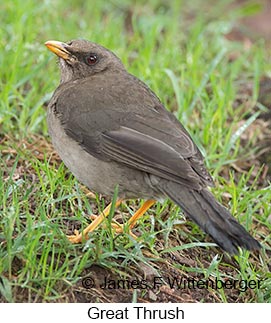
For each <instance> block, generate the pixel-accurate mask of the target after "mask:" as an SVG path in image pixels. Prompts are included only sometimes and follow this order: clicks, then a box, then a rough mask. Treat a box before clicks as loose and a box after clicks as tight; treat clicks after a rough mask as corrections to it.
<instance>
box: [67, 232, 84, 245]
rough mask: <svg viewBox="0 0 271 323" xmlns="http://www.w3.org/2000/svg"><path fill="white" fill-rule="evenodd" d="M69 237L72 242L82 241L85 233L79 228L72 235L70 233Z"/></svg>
mask: <svg viewBox="0 0 271 323" xmlns="http://www.w3.org/2000/svg"><path fill="white" fill-rule="evenodd" d="M67 238H68V239H69V241H70V242H71V243H80V242H82V239H83V235H82V233H80V232H79V231H78V230H74V234H73V235H70V236H69V235H68V236H67Z"/></svg>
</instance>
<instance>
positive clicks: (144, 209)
mask: <svg viewBox="0 0 271 323" xmlns="http://www.w3.org/2000/svg"><path fill="white" fill-rule="evenodd" d="M155 203H156V201H155V200H147V201H146V202H144V204H143V205H142V206H141V208H140V209H138V210H137V211H136V213H135V214H134V215H133V216H132V217H131V219H129V221H128V226H129V228H130V229H132V228H133V227H134V226H135V224H136V221H137V220H138V219H139V218H140V217H141V216H142V215H144V214H145V213H146V212H147V211H148V209H149V208H150V207H152V206H153V204H155Z"/></svg>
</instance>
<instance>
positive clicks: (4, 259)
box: [0, 0, 271, 302]
mask: <svg viewBox="0 0 271 323" xmlns="http://www.w3.org/2000/svg"><path fill="white" fill-rule="evenodd" d="M191 2H192V3H191ZM230 2H231V1H215V2H214V3H215V5H212V1H210V2H208V4H205V6H206V7H207V8H208V10H204V8H203V9H201V10H199V9H198V8H199V6H200V7H201V6H202V5H203V4H202V3H203V2H200V1H190V2H189V4H188V2H185V1H171V2H168V1H162V0H160V1H159V0H152V1H148V2H147V4H146V2H145V1H137V3H136V4H135V3H134V1H117V0H115V1H110V2H107V1H96V2H95V5H94V4H93V2H91V1H76V2H74V1H54V2H49V1H46V2H43V3H42V4H40V3H39V4H35V2H33V1H30V0H26V1H24V2H21V1H2V2H1V4H0V18H1V20H0V21H1V28H0V46H1V51H0V64H1V83H0V133H1V134H2V135H1V138H4V135H3V134H5V135H7V136H8V137H5V140H2V141H1V143H0V151H1V152H0V158H1V160H0V163H1V164H0V165H1V168H0V178H1V179H2V180H0V259H1V260H0V294H1V296H0V300H1V301H2V302H19V301H22V302H35V301H55V302H63V301H71V302H72V301H89V299H91V301H112V300H113V301H123V300H124V301H141V300H142V299H146V300H150V301H159V300H160V301H161V300H162V301H164V299H165V298H159V297H160V296H159V295H162V294H163V291H160V293H159V291H154V292H155V293H156V296H155V297H154V296H153V295H152V296H150V294H149V292H148V291H146V290H139V291H134V292H131V291H129V292H128V291H124V292H123V293H121V291H119V293H117V294H116V295H117V298H113V296H114V293H116V291H112V293H111V294H110V293H109V294H107V295H103V297H102V296H101V294H100V292H98V291H97V290H96V289H92V290H87V289H82V279H83V278H84V277H86V276H91V277H92V276H93V277H99V272H101V273H102V274H103V275H110V277H113V278H115V279H117V278H118V279H120V278H127V279H130V280H132V279H143V278H146V279H149V280H151V279H152V275H158V276H160V275H161V276H163V279H164V281H166V277H173V276H178V277H196V278H198V279H208V278H211V279H214V277H218V278H220V279H235V280H241V279H260V280H262V281H263V285H262V288H261V289H256V290H253V291H248V292H239V291H233V292H229V291H228V290H225V289H220V290H212V289H209V290H208V291H200V290H196V291H193V292H191V300H193V301H201V302H208V301H210V302H232V301H234V302H270V301H271V289H270V286H271V275H270V272H269V270H270V260H269V258H270V223H269V222H268V221H267V218H268V216H270V214H271V206H270V205H271V203H270V201H271V189H270V188H271V187H270V183H268V181H267V180H266V181H263V180H261V176H262V174H263V169H262V168H261V165H260V164H259V161H258V159H257V158H256V153H255V149H256V145H257V144H258V143H259V140H260V139H259V138H260V137H259V133H260V131H261V129H259V128H257V127H255V129H256V130H255V133H253V135H252V136H251V137H248V136H245V134H246V133H247V132H248V131H249V130H250V129H251V127H252V126H254V125H255V124H256V125H257V120H258V112H256V110H255V109H254V106H255V104H256V102H257V97H258V91H259V80H260V78H261V76H262V75H270V73H271V65H270V59H269V58H270V50H269V49H268V47H267V46H266V43H265V42H264V41H263V40H262V39H259V40H258V41H255V42H254V43H253V44H252V45H251V47H250V48H249V49H247V50H244V47H243V44H242V43H238V42H230V41H228V40H227V39H226V38H225V34H226V33H227V32H229V31H230V30H231V28H232V26H233V25H234V24H235V23H236V21H237V19H238V18H239V17H243V16H245V15H253V14H255V13H256V12H257V10H259V5H258V4H257V1H255V3H256V4H255V3H253V2H247V4H246V5H244V6H243V7H237V8H235V9H234V8H232V9H231V10H228V9H226V8H227V6H228V5H229V3H230ZM169 3H170V5H169ZM199 3H200V4H199ZM203 12H208V14H203ZM191 16H193V19H191ZM76 38H85V39H89V40H92V41H95V42H97V43H101V44H102V45H104V46H105V47H108V48H110V49H111V50H113V51H114V52H115V53H116V54H117V55H118V56H119V57H120V58H121V59H122V60H123V62H124V64H125V65H126V66H127V68H128V70H129V71H130V72H131V73H132V74H134V75H136V76H137V77H139V78H140V79H142V80H143V81H144V82H146V83H147V84H148V85H149V86H150V87H151V88H152V89H153V90H154V91H155V92H156V93H157V95H158V96H159V97H160V98H161V100H162V102H163V103H164V104H165V105H166V107H167V108H168V109H169V110H170V111H172V112H173V113H175V115H176V116H177V117H178V118H179V120H180V121H182V123H183V124H184V125H185V126H186V128H187V129H188V130H189V132H190V133H191V135H192V137H193V138H194V140H195V142H196V143H197V145H198V146H199V147H200V149H201V150H202V152H203V154H204V155H205V157H206V165H207V167H208V168H209V169H210V172H211V173H212V175H213V176H214V178H215V182H216V188H215V189H214V190H213V192H214V194H215V195H216V197H217V199H218V200H220V201H221V202H223V204H225V205H227V206H228V207H229V208H230V209H231V211H232V213H233V214H234V216H235V217H236V218H237V219H238V220H239V221H240V222H241V223H242V224H243V225H244V226H245V227H246V229H247V230H249V231H250V232H251V233H252V234H253V236H255V237H256V238H257V239H259V240H260V241H261V242H262V244H263V246H264V247H265V249H264V250H263V252H262V253H261V255H260V256H253V255H249V253H248V252H243V253H241V255H240V256H236V257H234V258H232V259H230V258H228V257H227V256H225V255H223V254H222V253H221V251H220V250H219V249H216V248H215V247H214V244H213V243H212V242H211V241H210V240H208V239H206V236H205V235H204V234H203V233H202V232H201V230H199V229H198V227H197V226H196V225H194V224H193V223H191V222H189V221H188V222H185V221H184V219H183V217H182V216H181V215H180V210H179V209H178V208H177V207H176V206H175V205H174V204H173V203H172V202H170V201H168V202H165V203H164V204H160V203H157V204H156V205H155V206H154V207H152V208H151V210H150V211H149V212H148V214H147V215H146V216H144V217H143V218H142V219H141V220H140V221H139V224H138V225H137V227H136V230H135V231H137V233H138V235H139V238H138V239H137V240H134V239H133V238H132V237H130V236H129V235H128V234H127V233H124V234H122V235H119V236H116V235H115V234H114V232H112V230H111V228H110V225H109V221H105V224H104V225H102V226H101V227H100V228H99V229H98V230H97V232H94V233H93V235H91V237H90V239H89V240H88V241H86V242H85V243H83V244H81V245H72V244H70V243H69V242H68V241H67V238H66V235H65V234H71V233H72V231H73V229H75V228H77V229H81V228H82V226H86V225H87V223H89V220H88V215H89V214H91V213H95V214H97V213H98V212H99V210H101V209H102V208H103V206H104V205H106V203H107V202H108V201H105V200H103V199H99V198H98V196H97V197H96V198H94V199H93V198H89V197H88V196H86V191H85V189H84V188H83V187H82V186H81V185H80V184H79V183H78V182H77V180H76V179H75V178H74V177H73V176H72V175H71V174H70V172H69V171H68V170H67V169H66V168H65V167H64V165H63V164H60V163H59V162H58V161H57V160H56V159H55V157H54V155H52V150H51V148H50V146H48V145H46V144H45V143H46V142H48V141H50V139H49V137H48V133H47V125H46V105H47V103H48V101H49V99H50V97H51V95H52V92H53V91H54V89H55V88H56V86H57V85H58V83H59V71H58V67H57V64H56V63H55V62H56V59H55V57H53V55H52V54H51V53H50V52H48V50H47V49H46V48H45V46H44V45H43V44H44V42H45V41H47V40H50V39H54V40H60V41H67V40H70V39H76ZM232 53H237V55H236V58H235V59H234V60H230V56H231V54H232ZM248 83H250V84H252V92H251V95H250V97H249V102H243V103H242V102H241V103H240V104H238V105H236V104H235V102H236V99H237V97H238V93H239V91H240V90H242V87H243V86H244V84H248ZM249 114H250V115H249ZM259 127H260V124H259ZM244 136H245V139H244ZM1 138H0V139H1ZM31 143H32V146H31ZM236 166H238V168H237V167H236ZM239 169H241V170H242V171H238V170H239ZM139 203H140V201H129V202H128V203H127V204H123V205H122V206H121V207H120V208H119V209H118V210H119V211H116V213H118V214H119V216H120V217H123V218H124V220H125V219H126V220H127V217H128V216H130V215H132V214H133V212H134V210H135V209H136V208H137V206H138V205H139ZM97 266H98V267H97ZM97 268H98V269H97ZM102 274H101V275H102ZM97 279H98V278H97ZM176 293H177V296H179V297H181V296H182V294H181V293H178V292H176ZM79 294H80V295H82V296H80V297H81V298H80V297H79V296H78V295H79ZM108 295H109V296H108ZM163 295H164V294H163ZM165 295H166V294H165ZM87 297H88V298H87ZM172 297H173V298H172ZM167 300H168V301H174V300H175V301H176V300H177V301H180V298H174V296H172V295H171V296H168V299H167ZM183 301H190V300H189V299H185V298H184V299H183Z"/></svg>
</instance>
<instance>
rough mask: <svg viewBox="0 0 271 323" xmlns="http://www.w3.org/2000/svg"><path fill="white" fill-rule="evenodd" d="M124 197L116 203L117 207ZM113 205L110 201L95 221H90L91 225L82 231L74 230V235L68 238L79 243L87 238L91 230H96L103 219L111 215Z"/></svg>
mask: <svg viewBox="0 0 271 323" xmlns="http://www.w3.org/2000/svg"><path fill="white" fill-rule="evenodd" d="M122 201H123V200H122V199H119V200H117V201H116V204H115V207H118V206H119V205H120V204H121V203H122ZM111 207H112V203H110V204H109V205H108V206H107V207H106V208H105V209H104V210H103V212H102V213H101V214H100V215H99V216H97V217H96V218H95V220H94V221H93V222H91V223H90V225H88V226H87V227H86V228H85V229H84V230H83V232H82V233H79V231H78V230H75V231H74V235H71V236H68V239H69V240H70V242H72V243H79V242H82V239H83V237H84V238H85V237H86V235H87V234H88V233H89V232H92V231H94V230H95V229H96V228H97V226H98V225H99V224H100V223H101V222H103V220H104V219H105V218H106V217H107V216H108V215H109V213H110V210H111Z"/></svg>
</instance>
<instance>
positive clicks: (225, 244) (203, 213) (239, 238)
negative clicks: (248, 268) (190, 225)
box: [162, 181, 261, 254]
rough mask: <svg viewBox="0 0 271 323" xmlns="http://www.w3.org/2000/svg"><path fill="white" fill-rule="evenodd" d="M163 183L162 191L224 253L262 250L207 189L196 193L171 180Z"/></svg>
mask: <svg viewBox="0 0 271 323" xmlns="http://www.w3.org/2000/svg"><path fill="white" fill-rule="evenodd" d="M163 184H165V185H163V188H162V191H163V192H164V193H165V194H166V195H167V196H168V197H169V198H171V199H172V200H173V201H174V202H175V203H176V204H178V205H179V206H180V207H181V208H182V210H183V211H184V213H185V214H187V215H188V216H189V217H190V218H191V219H192V220H193V221H195V222H196V223H197V224H198V225H199V226H200V227H201V228H202V229H203V230H204V231H205V232H206V233H208V234H209V235H210V236H211V237H212V238H213V239H214V241H215V242H216V243H217V244H218V245H219V246H220V247H221V248H222V249H224V250H225V251H227V252H229V253H231V254H236V253H238V247H241V248H245V249H248V250H259V249H260V248H261V245H260V244H259V242H258V241H257V240H255V239H254V238H253V237H252V236H251V235H250V234H249V233H248V232H247V231H246V230H245V229H244V228H243V227H242V226H241V225H240V224H239V223H238V222H237V221H236V220H235V218H234V217H233V216H232V215H231V214H230V212H229V211H228V210H227V209H226V208H225V207H224V206H222V205H221V204H220V203H219V202H218V201H217V200H216V199H215V197H214V196H213V195H212V193H211V192H210V191H209V190H208V189H202V190H200V191H196V190H193V189H189V188H186V187H184V186H182V187H181V186H180V184H177V183H173V182H168V181H165V182H164V183H163Z"/></svg>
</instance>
